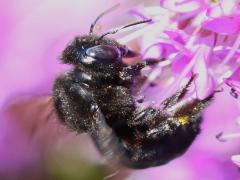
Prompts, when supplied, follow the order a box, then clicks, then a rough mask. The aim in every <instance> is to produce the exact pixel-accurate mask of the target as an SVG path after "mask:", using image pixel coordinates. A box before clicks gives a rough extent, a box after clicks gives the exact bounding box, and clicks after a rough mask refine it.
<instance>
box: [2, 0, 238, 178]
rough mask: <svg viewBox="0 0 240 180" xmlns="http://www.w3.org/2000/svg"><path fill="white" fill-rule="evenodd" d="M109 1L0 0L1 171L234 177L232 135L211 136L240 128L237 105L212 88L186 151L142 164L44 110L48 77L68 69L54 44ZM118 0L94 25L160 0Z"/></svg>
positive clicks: (82, 29)
mask: <svg viewBox="0 0 240 180" xmlns="http://www.w3.org/2000/svg"><path fill="white" fill-rule="evenodd" d="M116 3H119V1H115V0H112V1H110V0H101V1H100V0H88V1H83V0H51V1H48V0H41V1H40V0H21V1H17V0H10V1H9V0H8V1H7V0H1V6H0V22H1V27H0V39H1V43H0V87H1V88H0V113H1V114H0V179H1V180H2V179H3V180H4V179H6V180H9V179H11V180H15V179H19V180H22V179H31V180H38V179H39V180H40V179H46V180H48V179H56V180H58V179H59V180H65V179H69V180H75V179H76V180H95V179H96V180H98V179H103V178H105V179H129V180H130V179H134V180H135V179H138V180H148V179H161V180H193V179H200V180H208V179H209V180H210V179H216V180H225V179H228V180H231V179H237V178H238V177H239V171H238V168H237V167H236V166H235V165H234V164H233V163H232V162H231V160H230V157H231V155H232V154H237V153H239V149H240V143H239V140H235V141H229V142H226V143H221V142H219V141H217V140H216V138H215V136H216V134H218V133H219V132H221V131H223V130H224V131H239V129H237V128H238V127H236V125H235V124H234V122H233V119H236V118H237V117H238V116H239V106H238V104H237V102H236V100H235V99H233V98H229V94H227V93H222V94H218V95H217V98H216V100H215V101H214V103H213V104H212V105H211V106H210V107H209V108H208V109H207V110H206V112H205V114H204V122H203V125H202V133H201V134H200V136H199V137H198V138H197V140H196V141H195V142H194V144H193V146H192V147H191V148H190V149H189V151H187V153H185V154H184V155H183V156H182V157H180V158H178V159H176V160H173V161H171V162H170V163H168V164H167V165H164V166H161V167H156V168H150V169H145V170H141V171H133V170H129V169H125V168H120V167H117V166H115V165H112V164H109V162H106V161H105V160H104V158H102V157H101V155H100V154H99V153H98V151H97V150H96V148H95V147H94V145H93V143H92V141H91V139H90V138H89V137H88V135H87V134H77V133H75V132H72V131H71V130H69V129H66V128H65V127H63V126H62V125H61V124H59V123H58V120H57V118H56V117H54V115H52V114H51V112H52V107H51V101H50V99H49V95H51V88H52V84H53V81H54V79H55V78H56V76H57V75H58V74H60V73H61V72H64V71H65V70H67V69H69V67H68V66H65V65H62V64H60V62H59V57H60V55H61V51H62V50H63V49H64V47H65V46H66V44H67V43H68V42H70V41H71V40H72V39H73V37H75V36H76V35H82V34H86V33H88V31H89V27H90V24H91V22H93V21H94V19H95V18H96V17H97V15H98V14H99V13H101V12H103V11H104V10H105V9H107V8H109V7H111V6H113V5H114V4H116ZM120 3H121V6H120V7H119V8H118V9H117V10H116V11H114V12H112V13H111V14H109V15H107V16H105V17H104V18H103V19H102V20H101V26H100V28H99V29H98V31H99V32H106V30H108V29H111V28H113V27H117V26H119V25H122V24H126V23H128V22H132V21H133V20H135V19H136V18H134V17H133V16H131V15H130V14H129V13H128V11H129V10H130V9H131V8H133V7H136V6H142V5H151V6H153V5H154V6H155V5H156V6H158V5H159V1H158V0H145V1H144V0H131V1H130V0H122V1H121V2H120ZM114 37H115V38H118V36H114ZM130 44H131V42H130ZM32 97H34V98H32ZM223 102H224V103H223ZM223 109H224V111H223ZM111 175H112V177H111Z"/></svg>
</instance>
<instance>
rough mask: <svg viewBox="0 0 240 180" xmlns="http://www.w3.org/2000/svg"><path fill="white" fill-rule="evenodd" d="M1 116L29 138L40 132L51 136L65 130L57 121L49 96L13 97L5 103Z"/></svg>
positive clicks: (9, 124) (10, 125)
mask: <svg viewBox="0 0 240 180" xmlns="http://www.w3.org/2000/svg"><path fill="white" fill-rule="evenodd" d="M1 116H2V117H4V118H5V120H6V121H7V123H8V126H9V127H13V126H14V127H16V128H17V129H18V130H19V131H21V132H24V135H25V136H26V137H28V138H29V139H32V138H33V137H34V136H35V135H37V134H41V133H42V134H44V133H46V136H48V135H49V136H51V137H53V136H57V134H59V133H60V132H61V133H62V132H63V131H66V130H65V128H64V126H62V125H61V123H59V122H60V121H58V118H57V115H56V114H55V111H54V107H53V101H52V97H51V96H24V97H18V98H14V100H10V101H9V102H8V104H6V105H5V107H4V111H3V112H2V113H1ZM49 129H51V130H50V131H49Z"/></svg>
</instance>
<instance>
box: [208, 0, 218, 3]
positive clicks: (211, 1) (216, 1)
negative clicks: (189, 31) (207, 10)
mask: <svg viewBox="0 0 240 180" xmlns="http://www.w3.org/2000/svg"><path fill="white" fill-rule="evenodd" d="M218 1H219V0H209V2H210V3H218Z"/></svg>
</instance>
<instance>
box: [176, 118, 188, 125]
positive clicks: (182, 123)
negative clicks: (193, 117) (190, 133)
mask: <svg viewBox="0 0 240 180" xmlns="http://www.w3.org/2000/svg"><path fill="white" fill-rule="evenodd" d="M177 119H178V121H179V123H180V124H181V125H185V124H187V123H188V120H189V119H188V117H187V116H180V117H178V118H177Z"/></svg>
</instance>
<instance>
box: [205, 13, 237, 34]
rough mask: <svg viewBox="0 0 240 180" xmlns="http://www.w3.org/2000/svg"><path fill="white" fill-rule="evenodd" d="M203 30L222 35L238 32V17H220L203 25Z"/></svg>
mask: <svg viewBox="0 0 240 180" xmlns="http://www.w3.org/2000/svg"><path fill="white" fill-rule="evenodd" d="M203 28H205V29H207V30H210V31H213V32H216V33H219V34H224V35H229V34H234V33H237V32H238V31H239V30H240V17H226V16H224V17H220V18H215V19H213V20H209V21H206V22H204V23H203Z"/></svg>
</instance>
